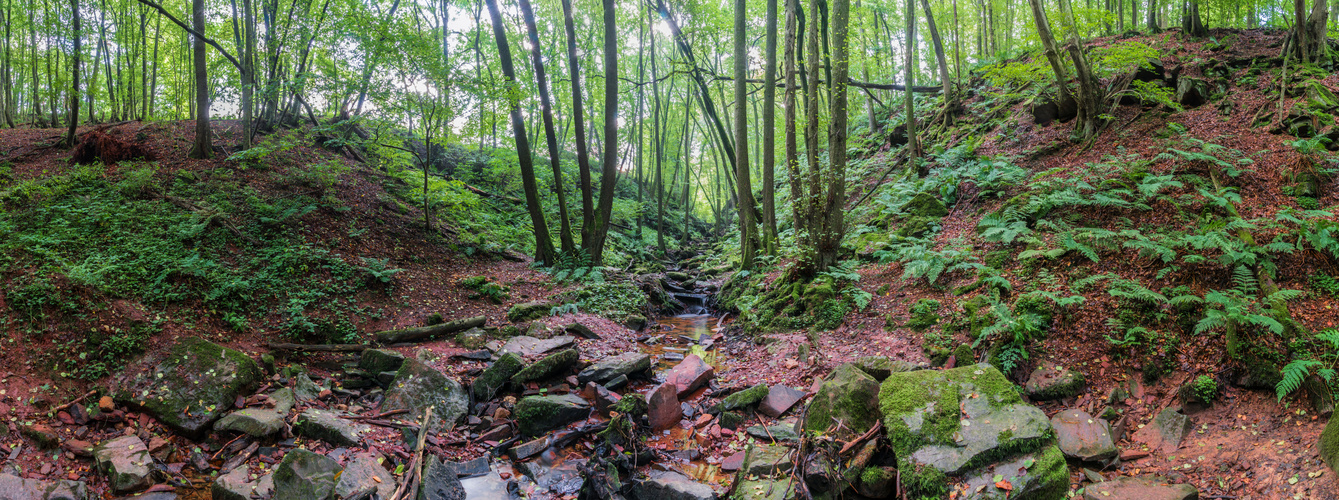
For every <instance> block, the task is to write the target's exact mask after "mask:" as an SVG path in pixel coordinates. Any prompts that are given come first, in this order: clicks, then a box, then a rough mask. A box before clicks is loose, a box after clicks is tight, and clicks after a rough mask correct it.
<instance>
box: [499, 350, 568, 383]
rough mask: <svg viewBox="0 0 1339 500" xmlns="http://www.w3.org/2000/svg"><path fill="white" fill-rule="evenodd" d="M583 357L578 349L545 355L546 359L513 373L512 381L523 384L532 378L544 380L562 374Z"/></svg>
mask: <svg viewBox="0 0 1339 500" xmlns="http://www.w3.org/2000/svg"><path fill="white" fill-rule="evenodd" d="M580 359H581V352H580V351H577V350H576V349H567V350H564V351H559V352H557V353H554V354H550V355H548V356H545V357H544V359H541V360H539V361H536V362H534V363H533V364H531V365H530V366H527V367H525V368H523V369H522V370H521V371H520V372H517V373H516V374H515V375H512V377H511V381H512V382H515V383H517V384H523V383H525V382H530V381H532V380H543V379H546V378H549V377H553V376H555V375H560V374H562V373H564V372H566V371H567V370H568V368H571V367H572V365H575V364H576V363H577V361H579V360H580Z"/></svg>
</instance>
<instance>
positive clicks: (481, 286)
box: [460, 276, 511, 304]
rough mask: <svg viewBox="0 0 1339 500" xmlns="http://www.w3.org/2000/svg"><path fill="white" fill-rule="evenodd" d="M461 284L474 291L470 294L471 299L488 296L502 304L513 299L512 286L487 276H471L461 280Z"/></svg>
mask: <svg viewBox="0 0 1339 500" xmlns="http://www.w3.org/2000/svg"><path fill="white" fill-rule="evenodd" d="M460 286H463V287H465V288H467V289H469V290H472V291H473V292H474V293H472V294H470V298H471V299H478V298H486V299H488V301H489V302H492V303H494V304H501V303H503V302H506V301H507V300H509V299H511V293H510V292H511V288H509V287H507V286H504V285H500V284H498V283H497V282H494V281H492V280H491V279H489V278H488V277H487V276H470V277H467V278H463V279H461V280H460Z"/></svg>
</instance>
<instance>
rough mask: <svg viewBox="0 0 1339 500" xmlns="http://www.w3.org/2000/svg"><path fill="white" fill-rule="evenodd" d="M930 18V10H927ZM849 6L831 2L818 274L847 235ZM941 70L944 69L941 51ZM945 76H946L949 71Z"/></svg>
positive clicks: (842, 1)
mask: <svg viewBox="0 0 1339 500" xmlns="http://www.w3.org/2000/svg"><path fill="white" fill-rule="evenodd" d="M927 14H928V10H927ZM849 19H850V2H849V0H833V2H832V38H833V44H834V52H835V54H834V56H833V59H834V63H833V68H832V81H833V82H835V83H834V84H833V85H832V102H831V108H830V111H829V122H828V157H829V158H830V160H829V161H830V163H831V164H830V165H829V167H828V172H827V179H826V182H827V193H826V194H827V197H826V203H825V204H824V207H823V210H822V211H821V212H820V213H822V217H821V218H820V219H821V220H822V224H823V225H822V228H821V231H819V233H818V245H817V246H818V263H817V265H818V267H817V270H818V271H825V270H827V269H828V268H829V267H831V266H832V265H834V264H836V263H837V256H838V252H839V251H840V250H841V243H842V237H843V236H845V234H846V228H845V226H844V223H845V210H843V208H844V207H843V205H844V203H845V202H846V122H847V113H846V100H847V99H846V94H847V88H846V84H845V83H842V82H845V81H846V77H847V73H848V72H849V71H850V66H851V58H850V49H849V47H850V44H849V42H848V41H847V38H848V35H849V31H850V30H849ZM939 61H940V67H941V69H942V68H943V61H944V59H943V56H942V51H941V56H940V59H939ZM943 71H945V74H947V70H943Z"/></svg>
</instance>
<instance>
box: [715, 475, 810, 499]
mask: <svg viewBox="0 0 1339 500" xmlns="http://www.w3.org/2000/svg"><path fill="white" fill-rule="evenodd" d="M791 481H792V479H791V478H790V477H789V476H787V477H784V478H780V479H745V480H742V481H740V482H739V485H738V486H735V494H734V496H732V497H730V498H731V500H789V499H792V498H798V494H799V493H798V490H797V489H796V486H797V485H795V484H791Z"/></svg>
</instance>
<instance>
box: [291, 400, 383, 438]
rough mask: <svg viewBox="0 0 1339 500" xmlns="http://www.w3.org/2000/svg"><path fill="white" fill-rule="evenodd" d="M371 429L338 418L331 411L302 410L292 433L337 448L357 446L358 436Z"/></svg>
mask: <svg viewBox="0 0 1339 500" xmlns="http://www.w3.org/2000/svg"><path fill="white" fill-rule="evenodd" d="M371 429H372V428H371V426H367V425H363V424H358V423H354V422H353V421H352V420H348V419H344V418H340V417H339V415H338V414H336V413H335V412H333V411H329V410H319V409H316V408H308V409H306V410H303V411H302V413H300V414H298V419H297V422H296V425H294V426H293V431H294V433H296V434H298V435H301V436H306V437H309V438H312V439H319V440H321V441H325V442H327V443H330V444H334V445H339V446H357V445H358V443H359V442H360V441H361V439H360V438H359V436H360V435H362V434H366V433H367V432H369V431H371Z"/></svg>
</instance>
